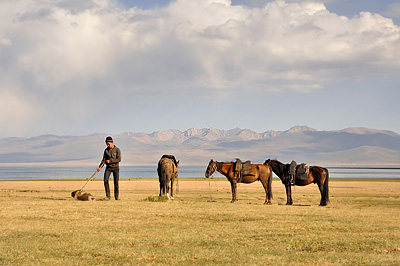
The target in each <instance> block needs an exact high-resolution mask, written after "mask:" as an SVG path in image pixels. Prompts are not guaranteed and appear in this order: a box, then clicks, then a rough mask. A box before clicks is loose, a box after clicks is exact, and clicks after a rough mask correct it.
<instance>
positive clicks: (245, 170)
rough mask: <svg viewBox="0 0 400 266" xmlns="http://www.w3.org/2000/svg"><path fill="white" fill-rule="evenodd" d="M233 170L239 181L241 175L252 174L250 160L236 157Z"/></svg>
mask: <svg viewBox="0 0 400 266" xmlns="http://www.w3.org/2000/svg"><path fill="white" fill-rule="evenodd" d="M233 164H234V165H233V171H234V173H235V175H236V176H238V181H241V178H242V176H245V175H253V174H252V173H251V161H245V162H244V163H242V161H241V160H240V159H239V158H236V162H234V163H233Z"/></svg>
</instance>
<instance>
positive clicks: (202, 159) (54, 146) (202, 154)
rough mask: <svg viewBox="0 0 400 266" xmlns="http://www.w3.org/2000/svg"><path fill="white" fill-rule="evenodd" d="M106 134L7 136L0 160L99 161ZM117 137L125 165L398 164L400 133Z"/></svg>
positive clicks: (212, 132)
mask: <svg viewBox="0 0 400 266" xmlns="http://www.w3.org/2000/svg"><path fill="white" fill-rule="evenodd" d="M106 136H107V134H103V133H101V134H92V135H89V136H56V135H42V136H38V137H33V138H4V139H0V162H1V163H3V164H15V163H38V164H71V165H78V164H80V165H83V164H85V165H86V164H89V165H97V164H98V163H99V161H100V159H101V156H102V152H103V150H104V148H105V144H104V139H105V137H106ZM113 137H114V139H115V144H116V145H117V146H118V147H120V148H121V150H122V163H123V164H125V165H148V164H156V163H157V162H158V160H159V158H160V157H161V156H162V155H163V154H174V155H175V156H176V157H177V158H178V159H179V160H181V163H182V164H186V165H206V164H207V163H208V161H209V160H210V159H211V158H213V159H215V160H219V161H231V160H234V159H235V158H241V159H242V160H252V161H253V162H255V163H263V162H264V161H265V160H266V159H268V158H277V159H279V160H281V161H283V162H289V161H291V160H296V161H298V162H306V163H308V164H319V165H400V135H399V134H397V133H395V132H392V131H387V130H376V129H368V128H347V129H343V130H335V131H318V130H316V129H313V128H310V127H307V126H295V127H292V128H290V129H289V130H286V131H266V132H262V133H258V132H255V131H252V130H249V129H240V128H235V129H231V130H219V129H216V128H203V129H196V128H190V129H188V130H186V131H179V130H174V129H170V130H162V131H157V132H153V133H150V134H146V133H132V132H126V133H122V134H119V135H113Z"/></svg>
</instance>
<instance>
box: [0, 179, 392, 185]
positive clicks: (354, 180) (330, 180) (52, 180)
mask: <svg viewBox="0 0 400 266" xmlns="http://www.w3.org/2000/svg"><path fill="white" fill-rule="evenodd" d="M87 180H88V178H65V179H51V178H50V179H13V180H0V183H1V182H13V181H15V182H27V181H32V182H38V181H47V182H56V181H60V182H66V181H68V182H69V181H71V182H76V181H87ZM112 180H113V178H112V177H110V181H112ZM178 180H179V181H208V180H210V181H218V182H219V181H227V179H226V178H225V177H216V178H211V179H207V178H205V177H182V178H178ZM97 181H101V182H103V178H97V179H95V180H92V181H91V182H97ZM119 181H135V182H137V181H157V182H158V177H138V178H120V179H119ZM179 181H178V182H179ZM272 181H280V179H279V178H275V177H274V178H273V179H272ZM356 181H360V182H400V178H330V179H329V182H356ZM240 184H244V185H245V183H240ZM296 187H298V186H296Z"/></svg>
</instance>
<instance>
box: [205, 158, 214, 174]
mask: <svg viewBox="0 0 400 266" xmlns="http://www.w3.org/2000/svg"><path fill="white" fill-rule="evenodd" d="M216 170H217V163H216V162H214V160H213V159H211V161H210V162H209V164H208V166H207V170H206V173H205V176H206V178H209V177H210V176H211V175H212V174H214V172H215V171H216Z"/></svg>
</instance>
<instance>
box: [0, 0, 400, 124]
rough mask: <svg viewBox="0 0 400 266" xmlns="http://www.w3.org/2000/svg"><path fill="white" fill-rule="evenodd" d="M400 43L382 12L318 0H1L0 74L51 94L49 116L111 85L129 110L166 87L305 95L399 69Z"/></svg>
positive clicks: (89, 101) (399, 33) (98, 98)
mask: <svg viewBox="0 0 400 266" xmlns="http://www.w3.org/2000/svg"><path fill="white" fill-rule="evenodd" d="M399 44H400V30H399V27H398V26H396V25H394V24H393V23H392V21H391V20H390V19H387V18H385V17H383V16H380V15H378V14H371V13H367V12H365V13H361V14H360V15H359V16H358V17H354V18H351V19H350V18H347V17H341V16H337V15H336V14H334V13H330V12H329V11H328V10H327V9H326V8H325V6H324V5H323V4H322V3H321V2H304V1H300V2H289V1H288V2H285V1H283V0H277V1H274V2H270V3H268V4H266V5H265V6H264V7H263V8H248V7H244V6H240V5H232V4H231V1H230V0H190V1H188V0H176V1H174V2H172V3H171V4H169V5H167V6H165V7H163V8H158V9H155V10H141V9H138V8H132V9H129V10H124V9H119V8H118V6H117V4H116V3H115V2H114V1H112V0H91V1H85V3H83V2H82V1H50V0H48V1H46V0H42V1H33V0H16V1H2V2H0V48H1V49H2V53H1V54H0V69H1V70H2V71H1V72H0V73H1V74H0V79H3V80H8V81H9V82H8V83H7V84H13V86H15V87H18V88H21V90H23V92H24V93H25V95H26V97H29V95H32V97H34V98H40V97H41V98H46V97H47V98H51V99H52V100H51V101H50V102H48V103H41V104H42V107H43V108H44V109H47V112H50V111H49V110H56V111H55V112H54V113H56V112H57V110H58V108H59V109H60V110H63V111H58V112H65V111H64V110H67V109H68V107H69V106H70V104H71V102H72V103H74V106H78V108H77V110H84V109H85V106H90V107H91V108H92V109H90V110H89V111H88V113H89V114H91V115H94V114H95V113H96V112H98V111H99V110H100V108H101V106H102V105H103V104H105V103H106V102H107V100H108V99H107V98H106V97H102V95H107V94H108V93H109V92H110V91H112V92H113V93H114V95H115V97H117V98H118V100H120V101H121V102H123V103H126V105H128V102H129V101H131V102H133V101H135V100H136V99H138V97H142V96H148V97H152V96H154V95H156V94H158V93H165V92H168V93H174V92H176V93H177V94H178V93H186V94H187V95H188V96H189V95H190V96H192V97H193V96H198V95H200V94H203V93H204V94H207V93H210V92H212V95H213V94H216V93H219V94H235V93H237V92H238V91H240V90H242V89H247V91H248V92H249V93H250V92H252V91H254V92H257V93H260V92H268V91H301V92H312V91H314V90H318V89H320V88H323V87H324V86H325V85H326V84H328V83H330V82H331V81H336V80H346V79H358V78H360V77H364V76H368V75H370V74H371V73H377V72H381V73H385V72H393V71H398V70H399V69H400V62H399V60H398V58H400V49H398V48H399ZM7 97H11V98H12V97H14V96H7ZM15 97H16V96H15ZM12 99H14V100H10V101H17V100H16V99H19V98H18V97H17V98H12ZM95 103H97V105H99V107H96V104H95ZM20 104H21V102H20ZM28 106H29V105H28ZM29 108H30V107H29ZM29 108H28V109H29ZM21 110H23V108H22V109H21ZM25 112H27V111H26V110H25ZM72 113H74V112H72ZM76 113H79V111H76ZM74 115H76V114H74ZM1 123H3V124H4V123H6V121H1Z"/></svg>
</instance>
